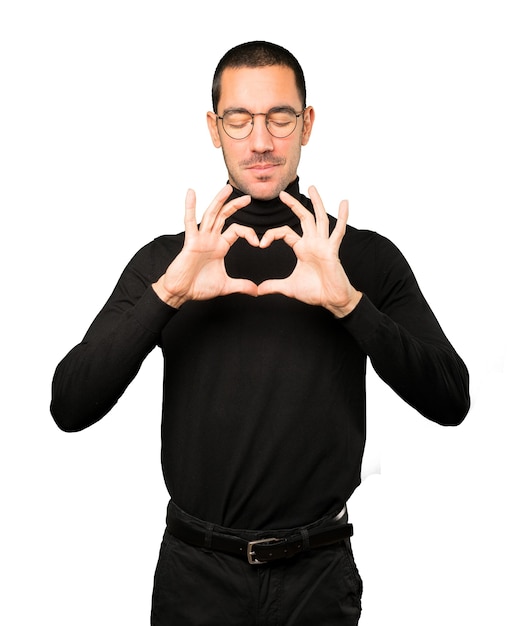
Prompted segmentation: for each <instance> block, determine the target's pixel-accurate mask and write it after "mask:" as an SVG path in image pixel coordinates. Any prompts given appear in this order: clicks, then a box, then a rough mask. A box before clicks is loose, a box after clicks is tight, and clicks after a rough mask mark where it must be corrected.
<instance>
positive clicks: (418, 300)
mask: <svg viewBox="0 0 517 626" xmlns="http://www.w3.org/2000/svg"><path fill="white" fill-rule="evenodd" d="M309 195H310V197H311V200H312V203H313V206H314V213H315V215H314V216H313V215H312V214H311V213H310V212H309V211H307V210H306V209H305V208H304V207H303V206H302V205H301V204H300V203H299V202H298V201H297V200H295V199H294V198H292V197H291V196H288V194H283V195H281V199H282V200H283V201H284V202H285V203H286V204H287V205H288V206H290V207H291V209H292V210H293V211H294V212H295V213H296V215H297V216H298V217H300V221H301V225H302V235H301V236H300V235H298V234H297V233H295V232H294V231H292V230H291V229H290V228H288V227H283V228H279V229H274V230H272V231H269V232H268V233H266V234H265V235H264V237H263V238H262V240H261V246H267V245H269V243H270V242H271V241H273V240H275V239H283V240H284V241H285V242H286V243H287V244H288V245H290V246H291V247H292V248H293V250H294V252H295V254H296V256H297V260H298V261H297V265H296V267H295V269H294V271H293V273H292V274H291V276H289V277H288V278H287V279H284V280H271V281H266V282H265V283H262V285H260V286H259V294H265V293H283V294H284V295H286V296H289V297H294V298H297V299H298V300H301V301H302V302H306V303H307V304H312V305H319V306H323V307H325V308H327V309H328V310H329V311H330V312H332V313H333V315H334V316H335V317H336V318H337V319H339V320H340V323H341V324H343V326H344V327H345V328H346V329H347V331H348V332H350V334H351V335H352V336H353V337H354V339H355V340H356V341H357V343H358V344H359V345H360V347H361V348H362V349H363V351H364V352H365V353H366V354H367V355H368V357H369V358H370V361H371V363H372V365H373V367H374V369H375V370H376V372H377V373H378V375H379V376H380V377H381V378H382V379H383V380H384V381H385V382H386V383H387V384H388V385H389V386H390V387H391V388H392V389H393V390H394V391H395V392H396V393H397V394H398V395H399V396H400V397H402V398H403V399H404V400H405V401H406V402H408V403H409V404H410V405H411V406H413V407H414V408H415V409H416V410H417V411H419V412H420V413H421V414H422V415H424V416H426V417H427V418H429V419H431V420H432V421H435V422H437V423H440V424H444V425H445V424H447V425H455V424H459V423H460V422H461V421H462V420H463V418H464V417H465V415H466V413H467V411H468V408H469V392H468V372H467V369H466V367H465V365H464V363H463V361H462V360H461V359H460V357H459V356H458V355H457V354H456V352H455V351H454V349H453V347H452V346H451V344H450V343H449V341H448V340H447V338H446V337H445V335H444V334H443V332H442V330H441V328H440V326H439V324H438V322H437V321H436V318H435V317H434V315H433V313H432V311H431V309H430V308H429V306H428V304H427V302H426V301H425V299H424V298H423V296H422V294H421V292H420V290H419V288H418V285H417V283H416V280H415V278H414V276H413V274H412V272H411V270H410V268H409V266H408V264H407V263H406V261H405V259H404V258H403V257H402V255H401V254H400V253H399V252H398V250H396V249H395V247H394V246H393V245H392V244H389V242H387V240H384V239H382V242H383V244H384V245H383V249H382V250H379V251H378V255H377V257H378V258H377V264H376V269H375V273H376V276H375V277H374V278H375V280H376V283H377V288H376V293H375V294H374V295H375V301H376V304H377V306H374V305H373V304H372V301H371V300H370V299H369V298H368V297H367V296H366V295H363V294H361V293H360V292H358V291H357V290H356V289H355V288H354V287H353V286H352V284H351V282H350V280H349V278H348V276H347V274H346V272H345V269H344V267H343V264H342V262H341V259H340V247H341V244H342V243H343V237H344V234H345V231H346V221H347V217H348V205H347V203H346V202H342V203H341V205H340V210H339V216H338V220H337V222H336V226H335V228H334V230H333V231H332V233H330V234H329V221H328V217H327V214H326V212H325V210H324V208H323V204H322V202H321V199H320V197H319V195H318V194H317V192H316V190H315V189H314V188H311V189H309ZM379 239H381V238H379ZM343 246H346V241H345V242H344V243H343ZM372 295H373V294H372Z"/></svg>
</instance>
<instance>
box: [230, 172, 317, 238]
mask: <svg viewBox="0 0 517 626" xmlns="http://www.w3.org/2000/svg"><path fill="white" fill-rule="evenodd" d="M286 191H287V193H289V194H290V195H291V196H294V197H295V198H296V199H297V200H299V201H300V202H301V203H302V204H303V205H304V206H305V207H306V208H307V209H309V210H310V211H312V206H311V203H310V201H309V199H308V198H306V197H305V196H304V195H302V194H301V193H300V185H299V178H296V179H295V180H294V181H293V182H292V183H291V184H290V185H288V187H287V188H286ZM243 195H245V194H244V193H243V192H242V191H240V189H236V188H234V190H233V192H232V194H231V196H230V199H233V198H238V197H240V196H243ZM234 222H237V223H238V224H244V225H245V226H251V227H253V228H254V229H255V230H257V231H266V230H267V229H269V228H276V227H278V226H285V225H287V226H290V227H291V228H293V227H296V226H297V225H299V223H300V220H299V219H298V218H297V217H296V215H295V214H294V213H293V212H292V211H291V209H290V208H289V207H288V206H287V205H285V204H284V203H283V202H282V201H281V200H280V198H273V199H272V200H255V199H254V198H253V199H252V200H251V202H250V204H248V205H247V206H245V207H243V208H242V209H239V210H238V211H237V212H236V213H234V214H233V215H232V216H231V217H229V218H228V219H227V220H226V225H227V226H228V225H230V224H233V223H234Z"/></svg>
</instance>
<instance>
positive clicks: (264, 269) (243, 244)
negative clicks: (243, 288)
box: [224, 238, 297, 285]
mask: <svg viewBox="0 0 517 626" xmlns="http://www.w3.org/2000/svg"><path fill="white" fill-rule="evenodd" d="M296 262H297V259H296V255H295V253H294V252H293V250H292V248H291V247H290V246H288V245H287V244H286V243H285V241H283V240H278V241H273V242H271V243H270V245H269V246H268V247H267V248H256V247H254V246H251V245H250V244H249V243H248V242H247V241H246V240H245V239H243V238H239V239H238V240H237V241H236V242H235V243H234V244H233V246H232V247H231V248H230V249H229V250H228V254H227V255H226V257H225V261H224V263H225V266H226V272H227V273H228V276H230V277H231V278H245V279H247V280H251V281H252V282H254V283H255V284H256V285H260V283H263V282H264V281H266V280H269V279H284V278H288V277H289V276H290V275H291V274H292V273H293V270H294V268H295V267H296Z"/></svg>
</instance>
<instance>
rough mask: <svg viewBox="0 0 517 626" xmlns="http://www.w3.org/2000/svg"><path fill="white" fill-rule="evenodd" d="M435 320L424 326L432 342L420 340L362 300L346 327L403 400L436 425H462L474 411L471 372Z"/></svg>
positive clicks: (420, 338)
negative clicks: (469, 372)
mask: <svg viewBox="0 0 517 626" xmlns="http://www.w3.org/2000/svg"><path fill="white" fill-rule="evenodd" d="M431 315H432V314H431V313H430V312H429V320H428V324H427V326H428V328H425V327H426V322H427V320H426V319H423V320H420V324H421V326H422V327H423V328H425V331H426V333H428V336H426V337H425V338H424V337H423V336H420V337H419V336H417V335H416V334H415V333H412V332H409V331H408V330H407V329H406V328H405V327H404V326H403V325H401V324H400V323H397V322H395V321H394V320H393V319H391V318H390V317H388V316H387V315H385V314H383V313H381V312H380V311H379V310H378V309H376V307H375V306H374V305H373V304H372V303H371V301H370V300H369V299H368V298H366V297H364V296H363V298H362V299H361V301H360V302H359V304H358V305H357V307H356V309H354V311H353V312H352V313H351V314H350V315H349V316H347V317H346V318H343V320H342V323H343V324H344V325H345V327H346V328H347V330H348V331H349V332H350V333H351V334H352V336H354V338H355V339H356V341H357V342H358V344H359V345H360V346H361V348H362V349H363V350H364V351H365V353H366V354H367V355H368V357H369V359H370V361H371V363H372V366H373V368H374V369H375V371H376V372H377V374H378V375H379V376H380V378H382V380H384V381H385V382H386V383H387V384H388V385H389V386H390V387H391V388H392V389H393V390H394V391H395V392H396V393H397V394H398V395H399V396H400V397H401V398H402V399H404V400H405V401H406V402H407V403H408V404H410V405H411V406H412V407H414V408H415V409H416V410H417V411H419V412H420V413H421V414H422V415H424V416H425V417H427V418H429V419H430V420H432V421H434V422H437V423H439V424H443V425H457V424H459V423H461V421H462V420H463V419H464V417H465V415H466V414H467V411H468V409H469V405H470V400H469V376H468V371H467V368H466V367H465V364H464V363H463V361H462V360H461V358H460V357H459V356H458V354H457V353H456V352H455V350H454V349H453V347H452V346H451V345H450V343H449V342H448V341H447V339H446V337H445V336H444V335H443V334H442V333H441V331H440V330H439V329H438V327H437V325H436V324H435V323H434V320H433V319H431V317H430V316H431ZM429 328H430V330H429ZM429 333H430V334H429ZM422 334H423V335H424V334H425V333H422ZM433 334H434V337H432V335H433Z"/></svg>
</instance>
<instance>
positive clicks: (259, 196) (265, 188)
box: [241, 182, 287, 200]
mask: <svg viewBox="0 0 517 626" xmlns="http://www.w3.org/2000/svg"><path fill="white" fill-rule="evenodd" d="M286 186H287V185H284V184H283V183H276V184H274V183H267V182H263V183H260V182H255V183H252V184H250V185H246V190H243V189H241V191H244V193H247V194H249V195H250V196H251V197H252V198H253V199H254V200H273V199H274V198H278V196H279V195H280V192H281V191H282V190H283V189H285V187H286Z"/></svg>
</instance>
